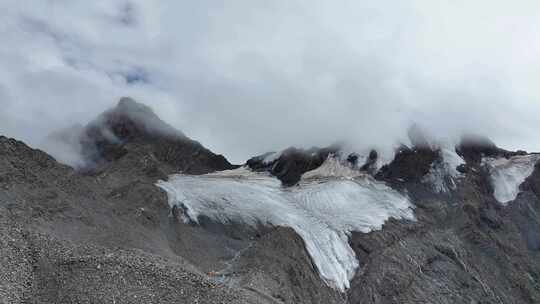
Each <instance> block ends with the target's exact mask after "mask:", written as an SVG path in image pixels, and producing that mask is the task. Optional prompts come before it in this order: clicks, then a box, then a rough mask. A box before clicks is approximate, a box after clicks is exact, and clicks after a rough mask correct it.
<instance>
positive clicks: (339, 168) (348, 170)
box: [302, 155, 362, 180]
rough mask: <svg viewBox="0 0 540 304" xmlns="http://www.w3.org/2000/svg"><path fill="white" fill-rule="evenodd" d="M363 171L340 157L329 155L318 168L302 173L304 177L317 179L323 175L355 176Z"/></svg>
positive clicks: (305, 178) (304, 178)
mask: <svg viewBox="0 0 540 304" xmlns="http://www.w3.org/2000/svg"><path fill="white" fill-rule="evenodd" d="M361 174H362V173H361V172H360V171H359V170H357V169H355V168H353V167H352V166H351V165H349V164H348V162H346V161H345V163H344V162H343V161H342V160H340V159H339V158H338V157H335V156H333V155H329V156H328V158H327V159H326V160H325V161H324V163H323V164H322V165H320V166H319V167H318V168H317V169H314V170H311V171H308V172H305V173H304V174H302V179H303V180H307V179H315V178H322V177H342V178H353V177H356V176H359V175H361Z"/></svg>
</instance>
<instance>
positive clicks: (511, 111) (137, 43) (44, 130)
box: [0, 0, 540, 162]
mask: <svg viewBox="0 0 540 304" xmlns="http://www.w3.org/2000/svg"><path fill="white" fill-rule="evenodd" d="M539 32H540V2H538V1H525V0H524V1H518V2H508V1H499V0H491V1H487V0H478V1H465V0H454V1H430V0H411V1H386V0H383V1H358V0H356V1H348V0H344V1H339V2H336V1H318V0H310V1H299V0H287V1H248V0H236V1H226V2H225V1H210V0H199V1H184V0H180V1H178V0H162V1H147V0H129V1H128V0H124V1H112V0H94V1H81V0H69V1H68V0H17V1H15V0H3V1H1V2H0V40H1V43H0V66H1V67H2V68H1V69H0V109H1V110H0V134H4V135H8V136H12V137H17V138H19V139H22V140H25V141H27V142H28V143H30V144H32V145H37V146H39V145H40V142H41V139H42V138H43V137H44V136H46V135H47V134H49V133H50V132H52V131H54V130H56V129H59V128H62V127H67V126H69V125H71V124H74V123H77V122H79V123H86V122H88V121H89V120H90V119H91V118H93V117H95V116H96V115H97V114H98V113H100V112H102V111H103V110H104V109H106V108H108V107H111V106H113V105H114V104H115V103H116V102H117V100H118V98H119V97H120V96H124V95H129V96H132V97H134V98H135V99H137V100H139V101H141V102H144V103H146V104H148V105H150V106H151V107H152V108H154V110H155V111H156V112H157V113H158V115H160V116H161V117H162V118H163V119H164V120H166V121H167V122H168V123H170V124H172V125H173V126H175V127H177V128H179V129H181V130H182V131H184V133H186V134H187V135H189V136H190V137H192V138H194V139H197V140H199V141H201V142H202V143H204V144H205V145H206V146H208V147H209V148H211V149H213V150H214V151H216V152H218V153H223V154H225V155H226V156H228V157H229V158H230V159H232V160H233V161H235V162H242V161H244V160H245V159H246V158H247V157H249V156H251V155H254V154H257V153H261V152H264V151H268V150H276V149H280V148H284V147H286V146H289V145H300V146H302V145H303V146H311V145H325V144H329V143H332V142H334V141H337V140H340V139H348V140H350V141H352V142H353V143H355V144H357V145H387V144H388V143H391V142H394V141H395V140H397V139H400V138H403V136H404V134H405V129H406V127H407V126H408V125H409V124H410V123H411V122H412V121H416V122H419V123H420V124H421V125H423V126H424V127H426V128H428V129H429V130H431V132H432V133H434V134H436V135H437V136H439V137H450V138H453V137H455V136H457V135H458V134H461V133H462V132H476V133H482V134H485V135H488V136H489V137H491V138H492V139H493V140H494V141H495V142H496V143H497V144H499V145H501V146H503V147H506V148H511V149H517V148H522V149H528V150H537V151H538V150H540V138H539V136H538V133H539V131H540V126H539V124H538V122H539V120H538V118H537V116H538V113H540V98H539V97H540V96H539V93H538V89H537V88H538V85H537V81H538V80H539V79H540V68H539V66H540V55H539V54H540V38H539V37H540V36H538V33H539Z"/></svg>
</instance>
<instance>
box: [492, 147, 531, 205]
mask: <svg viewBox="0 0 540 304" xmlns="http://www.w3.org/2000/svg"><path fill="white" fill-rule="evenodd" d="M538 160H540V154H529V155H518V156H513V157H511V158H508V159H507V158H504V157H500V158H484V159H483V164H484V165H486V166H487V168H488V170H489V173H490V179H491V185H492V186H493V195H494V196H495V199H497V201H499V202H500V203H501V204H505V205H506V204H508V203H509V202H510V201H513V200H515V199H516V197H517V195H518V193H519V185H521V184H522V183H523V182H524V181H525V179H526V178H527V177H529V176H530V175H531V174H532V172H533V170H534V165H535V164H536V162H537V161H538Z"/></svg>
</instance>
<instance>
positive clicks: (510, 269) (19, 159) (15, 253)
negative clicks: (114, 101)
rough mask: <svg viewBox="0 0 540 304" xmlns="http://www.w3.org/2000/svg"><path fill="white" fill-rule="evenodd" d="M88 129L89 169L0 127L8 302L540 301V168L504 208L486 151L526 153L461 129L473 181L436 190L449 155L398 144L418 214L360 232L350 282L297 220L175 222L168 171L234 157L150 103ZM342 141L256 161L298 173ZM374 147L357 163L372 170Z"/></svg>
mask: <svg viewBox="0 0 540 304" xmlns="http://www.w3.org/2000/svg"><path fill="white" fill-rule="evenodd" d="M79 131H80V132H81V136H79V137H78V138H80V139H81V147H82V149H83V151H82V152H83V154H84V155H85V157H86V161H87V164H91V168H90V169H89V168H78V169H77V170H75V169H73V168H70V167H68V166H65V165H62V164H60V163H58V162H56V161H55V160H54V159H53V158H52V157H50V156H48V155H47V154H46V153H44V152H42V151H39V150H35V149H31V148H30V147H28V146H26V145H25V144H24V143H21V142H19V141H16V140H13V139H8V138H5V137H0V258H1V259H2V260H1V263H0V299H1V301H0V302H2V303H373V304H375V303H377V304H379V303H381V304H382V303H467V304H469V303H540V196H539V195H540V190H539V189H540V165H538V164H537V166H536V168H535V170H534V172H533V174H532V175H531V176H529V177H528V178H527V179H526V181H525V182H524V183H523V184H522V185H521V186H520V187H521V191H522V192H521V193H520V194H519V195H518V197H517V198H516V200H515V201H513V202H511V203H510V204H508V205H507V206H503V205H501V204H500V203H498V202H497V201H496V200H495V198H494V197H493V189H492V187H491V185H490V182H489V179H488V178H489V177H488V172H487V171H486V170H485V168H484V167H483V166H482V164H481V161H480V160H481V158H482V157H483V156H500V157H510V156H512V155H517V154H523V153H524V152H508V151H504V150H502V149H499V148H497V147H496V146H495V145H494V144H492V143H490V142H488V141H485V140H478V139H474V140H470V139H467V140H464V142H463V143H462V144H461V145H459V146H458V147H457V151H458V153H459V154H460V155H462V156H463V158H464V159H465V160H466V164H465V165H463V166H461V168H460V171H462V172H464V177H463V178H462V179H460V180H459V181H458V183H457V186H456V188H455V189H452V190H451V191H450V192H446V193H438V192H435V191H433V189H432V188H431V187H430V186H429V185H427V184H425V183H423V177H424V176H426V174H428V172H429V171H430V168H431V167H432V165H433V164H434V163H435V162H437V161H440V159H441V155H440V151H439V150H438V149H436V148H434V147H431V146H429V145H427V144H425V140H424V141H422V140H417V141H415V143H416V144H417V145H416V146H413V147H405V146H403V147H402V148H400V149H399V151H398V152H397V155H396V157H395V159H394V160H393V161H392V162H391V163H389V164H388V165H387V166H385V167H383V168H382V169H381V170H380V171H379V172H378V173H377V174H376V176H375V177H376V178H377V179H379V180H381V181H384V182H386V183H387V184H388V185H391V186H392V187H393V188H395V189H399V191H402V192H404V193H407V194H408V195H409V197H410V198H411V200H412V202H413V203H414V204H415V206H416V209H415V215H416V218H417V221H416V222H410V221H397V220H389V221H388V222H387V223H386V224H385V226H384V228H383V229H382V230H381V231H375V232H372V233H368V234H363V233H353V234H352V235H351V239H350V243H351V244H352V247H353V248H354V250H355V252H356V254H357V256H358V258H359V261H360V264H361V265H360V268H359V271H358V273H357V274H356V275H355V277H354V278H353V280H352V282H351V288H350V289H348V290H347V292H346V293H345V294H340V293H338V292H336V291H334V290H333V289H331V288H329V287H327V286H326V285H325V284H324V282H322V280H321V279H320V278H319V276H318V273H317V270H316V269H315V267H314V266H313V265H312V262H311V260H310V257H309V255H308V254H307V252H306V250H305V248H304V244H303V241H302V239H301V238H300V237H299V236H298V235H296V233H294V231H293V230H291V229H289V228H284V227H264V228H263V227H261V228H260V229H253V228H249V227H245V226H243V225H240V224H235V223H231V224H230V225H227V226H225V225H222V224H218V223H213V222H211V221H209V220H204V219H202V220H201V225H200V226H195V225H192V224H186V223H183V222H181V221H178V219H177V218H176V217H175V214H174V213H172V212H171V210H170V208H169V206H168V204H167V197H166V194H165V193H164V192H163V191H162V190H160V189H159V188H158V187H156V186H155V182H156V181H157V180H158V179H163V178H166V176H167V175H168V174H171V173H175V172H178V171H183V172H185V173H190V174H202V173H207V172H211V171H215V170H224V169H231V168H235V167H236V166H234V165H231V164H230V163H228V162H227V161H226V160H225V158H223V157H222V156H219V155H215V154H214V153H212V152H211V151H209V150H207V149H206V148H204V147H203V146H202V145H200V144H199V143H197V142H195V141H193V140H191V139H189V138H188V137H186V136H185V135H184V134H182V133H180V132H178V131H176V130H174V129H172V128H171V127H170V126H168V125H166V124H164V123H163V122H162V121H161V120H159V118H158V117H157V116H155V115H154V114H153V113H152V112H151V110H149V109H148V108H146V107H144V106H142V105H140V104H137V103H135V102H133V101H132V100H129V99H124V100H122V101H121V102H120V104H119V105H118V106H117V107H116V108H115V109H112V110H110V111H108V112H106V113H104V114H103V115H102V116H101V117H99V118H98V119H97V120H96V121H94V122H92V123H90V124H89V125H88V126H86V127H83V128H82V131H81V130H79ZM420 143H422V144H420ZM337 149H338V148H337V147H330V148H325V149H312V150H308V151H302V150H299V149H289V150H287V151H286V152H285V153H282V154H281V155H280V157H278V158H276V159H275V160H273V161H272V162H270V163H263V162H262V159H263V158H261V157H258V158H254V159H252V160H250V161H248V163H247V164H248V165H249V166H250V167H251V168H253V169H254V170H264V171H270V172H271V173H272V174H274V175H275V176H276V177H278V178H280V179H281V180H282V181H283V183H284V184H285V185H293V184H295V183H296V182H297V181H298V180H299V179H300V176H301V175H302V173H304V172H306V171H309V170H312V169H315V168H317V167H318V166H320V165H321V164H322V163H323V162H324V160H325V159H326V158H327V157H328V155H329V154H331V153H335V152H337ZM372 154H373V155H371V156H370V157H369V158H368V161H367V162H366V164H364V165H367V166H364V165H362V164H357V166H358V167H361V168H363V169H364V170H365V171H368V172H371V173H374V171H373V169H372V164H373V163H374V160H375V159H376V158H377V155H376V153H375V152H373V153H372ZM349 161H350V162H354V161H355V160H354V156H352V157H351V158H350V160H349ZM370 168H371V169H370ZM368 169H369V170H368ZM254 203H256V202H254Z"/></svg>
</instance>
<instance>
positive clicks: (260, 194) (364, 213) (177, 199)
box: [157, 159, 415, 291]
mask: <svg viewBox="0 0 540 304" xmlns="http://www.w3.org/2000/svg"><path fill="white" fill-rule="evenodd" d="M316 170H317V169H316ZM157 186H159V187H160V188H162V189H164V190H165V191H166V192H167V194H168V200H169V205H170V206H171V207H173V206H181V207H182V208H183V209H184V210H185V215H186V216H187V217H189V220H191V221H193V222H195V223H197V222H198V217H199V216H201V215H204V216H207V217H209V218H211V219H213V220H215V221H218V222H221V223H225V224H226V223H230V222H239V223H243V224H247V225H251V226H257V225H260V224H263V225H271V226H285V227H290V228H292V229H294V230H295V231H296V233H298V234H299V235H300V237H302V239H303V240H304V243H305V246H306V249H307V252H308V253H309V255H310V257H311V259H312V261H313V263H314V265H315V266H316V268H317V271H318V273H319V275H320V276H321V278H322V279H323V280H324V281H325V282H326V284H327V285H329V286H331V287H333V288H335V289H337V290H340V291H344V290H346V289H347V288H349V282H350V280H351V279H352V277H353V276H354V274H355V272H356V271H357V269H358V267H359V262H358V260H357V258H356V255H355V253H354V251H353V249H352V248H351V247H350V245H349V242H348V240H349V235H350V233H351V232H353V231H358V232H364V233H367V232H370V231H373V230H377V229H381V228H382V225H383V224H384V222H385V221H386V220H387V219H389V218H390V217H393V218H396V219H408V220H415V218H414V213H413V208H414V207H413V205H412V204H411V203H410V201H409V199H408V197H407V196H406V195H403V194H401V193H399V192H397V191H395V190H393V189H392V188H390V187H388V186H387V185H385V184H384V183H382V182H379V181H376V180H375V179H373V178H372V177H371V176H369V175H367V174H359V173H358V172H353V171H352V170H351V169H350V168H340V167H339V164H338V163H335V162H333V160H330V159H329V160H327V163H326V164H324V165H323V166H321V168H320V169H318V170H317V171H316V172H311V173H309V172H308V173H306V174H304V177H303V178H302V180H301V181H300V183H299V184H298V185H296V186H294V187H288V188H285V187H283V186H282V185H281V183H280V181H279V180H278V179H276V178H274V177H272V176H270V175H269V174H268V173H260V172H252V171H250V170H249V169H248V168H246V167H241V168H239V169H235V170H228V171H221V172H216V173H210V174H206V175H197V176H193V175H184V174H176V175H172V176H170V177H169V179H168V181H159V182H158V183H157Z"/></svg>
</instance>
